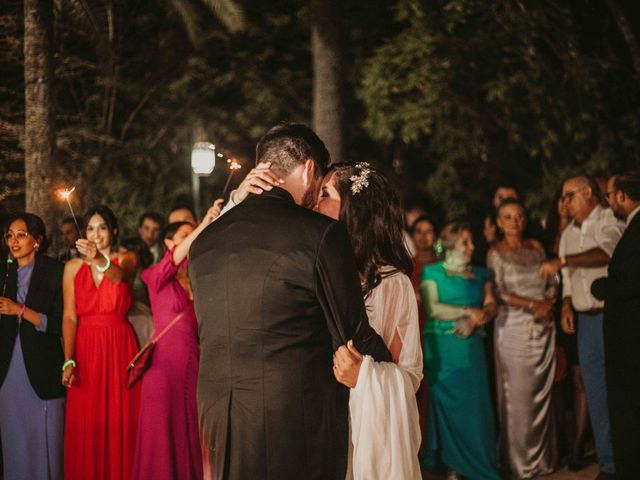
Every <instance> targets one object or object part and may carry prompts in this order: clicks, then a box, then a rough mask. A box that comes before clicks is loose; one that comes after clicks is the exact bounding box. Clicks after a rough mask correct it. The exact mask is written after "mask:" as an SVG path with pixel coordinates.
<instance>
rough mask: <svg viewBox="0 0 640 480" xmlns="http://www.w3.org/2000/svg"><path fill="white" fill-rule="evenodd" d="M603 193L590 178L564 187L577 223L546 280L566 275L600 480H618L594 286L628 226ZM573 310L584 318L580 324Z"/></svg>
mask: <svg viewBox="0 0 640 480" xmlns="http://www.w3.org/2000/svg"><path fill="white" fill-rule="evenodd" d="M598 192H599V190H598V185H597V184H596V182H595V181H594V180H593V179H590V178H588V177H582V176H581V177H574V178H570V179H569V180H567V181H566V182H565V183H564V185H563V187H562V198H563V200H565V201H566V204H567V208H568V210H569V215H570V216H571V217H572V218H573V220H572V221H571V223H570V224H569V226H567V228H566V229H565V230H564V231H563V232H562V236H561V237H560V247H559V252H558V253H559V256H558V258H557V259H554V260H549V261H548V262H545V263H544V264H543V265H542V267H541V269H540V274H541V275H542V276H544V277H550V276H553V275H555V274H556V273H557V272H558V271H559V270H562V279H563V284H562V286H563V289H562V296H563V301H562V329H563V330H564V331H565V332H566V333H568V334H574V333H576V331H577V335H578V358H579V360H580V368H581V370H582V377H583V379H584V387H585V392H586V395H587V403H588V404H589V417H590V420H591V427H592V430H593V436H594V439H595V443H596V451H597V453H598V462H599V464H600V475H599V476H598V479H601V480H602V479H609V478H614V475H615V462H614V460H613V446H612V442H611V428H610V423H609V406H608V399H607V388H606V373H605V357H604V335H603V307H604V302H602V301H601V300H598V299H597V298H595V297H594V296H593V295H592V294H591V284H592V283H593V281H594V280H596V279H597V278H600V277H606V276H607V266H608V265H609V262H610V260H611V255H612V254H613V251H614V250H615V248H616V245H617V244H618V241H619V240H620V237H621V236H622V233H623V230H624V223H623V222H621V221H620V220H618V219H617V218H616V217H615V215H614V214H613V212H612V211H611V209H610V208H603V207H602V206H601V204H600V195H599V194H598ZM572 306H573V309H575V311H576V312H578V318H577V323H576V319H575V318H574V313H573V310H572V308H571V307H572ZM576 326H577V328H576Z"/></svg>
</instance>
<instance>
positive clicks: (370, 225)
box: [329, 162, 413, 297]
mask: <svg viewBox="0 0 640 480" xmlns="http://www.w3.org/2000/svg"><path fill="white" fill-rule="evenodd" d="M329 171H330V172H334V174H335V176H334V184H335V187H336V190H337V191H338V194H339V195H340V220H341V221H342V222H343V223H344V224H345V226H346V227H347V231H348V232H349V236H350V237H351V243H352V245H353V250H354V252H355V255H356V263H357V265H358V270H359V271H360V275H361V277H362V281H363V287H362V290H363V294H364V295H365V297H366V296H367V295H369V293H371V291H372V290H373V289H374V288H375V287H377V286H378V285H379V284H380V282H381V281H382V277H383V276H388V275H391V274H392V273H395V272H396V271H401V272H402V273H404V274H406V275H411V270H412V268H413V264H412V262H411V257H410V256H409V252H407V248H406V245H405V243H404V212H403V209H402V203H401V201H400V197H399V195H398V191H397V189H396V188H395V187H394V186H393V185H392V184H391V182H390V181H389V179H388V178H387V177H386V176H385V175H383V174H382V173H381V172H379V171H378V170H377V169H376V168H375V167H373V166H371V165H369V164H364V163H352V162H349V163H337V164H334V165H332V166H331V168H330V170H329ZM365 171H368V173H367V174H366V175H365ZM354 176H355V177H357V178H359V179H360V180H364V182H361V183H360V187H361V188H359V189H358V188H354V185H355V184H356V183H357V182H358V181H357V180H355V181H354V180H352V179H351V177H354ZM365 177H366V178H365ZM354 182H355V183H354ZM365 183H366V185H365ZM355 190H358V191H357V192H356V191H355ZM384 266H390V267H392V268H393V270H392V271H389V272H384V273H383V272H381V268H382V267H384Z"/></svg>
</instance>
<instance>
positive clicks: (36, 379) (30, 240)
mask: <svg viewBox="0 0 640 480" xmlns="http://www.w3.org/2000/svg"><path fill="white" fill-rule="evenodd" d="M45 233H46V232H45V226H44V223H43V221H42V220H41V219H40V218H39V217H37V216H35V215H31V214H28V213H25V214H21V215H17V216H15V217H14V218H13V219H12V220H11V221H10V223H9V227H8V229H7V231H6V232H5V236H4V238H5V241H6V243H7V247H8V250H9V255H10V256H8V257H7V258H3V259H2V263H1V264H0V288H1V291H0V314H1V315H2V317H1V318H0V433H1V435H2V453H3V458H4V480H24V479H29V480H62V470H63V461H62V459H63V456H62V449H63V433H64V395H65V389H64V387H63V386H62V383H61V381H60V379H61V375H62V373H61V367H62V362H63V359H64V355H63V352H62V343H61V341H60V336H61V325H62V274H63V269H64V266H63V265H62V263H60V262H58V261H57V260H53V259H51V258H49V257H46V256H45V255H43V252H44V251H45V250H46V247H47V239H46V235H45Z"/></svg>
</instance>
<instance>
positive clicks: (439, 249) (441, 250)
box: [433, 240, 444, 257]
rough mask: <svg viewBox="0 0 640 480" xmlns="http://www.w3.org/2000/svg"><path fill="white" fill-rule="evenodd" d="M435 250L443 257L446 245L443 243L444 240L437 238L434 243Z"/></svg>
mask: <svg viewBox="0 0 640 480" xmlns="http://www.w3.org/2000/svg"><path fill="white" fill-rule="evenodd" d="M433 250H434V251H435V252H436V255H437V256H438V257H442V255H444V246H443V245H442V240H437V241H436V243H435V244H434V245H433Z"/></svg>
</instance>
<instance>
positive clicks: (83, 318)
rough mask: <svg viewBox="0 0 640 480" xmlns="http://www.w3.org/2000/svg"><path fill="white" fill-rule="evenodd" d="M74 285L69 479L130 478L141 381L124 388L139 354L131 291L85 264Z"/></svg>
mask: <svg viewBox="0 0 640 480" xmlns="http://www.w3.org/2000/svg"><path fill="white" fill-rule="evenodd" d="M114 263H115V264H116V265H117V260H114ZM74 288H75V301H76V313H77V315H78V330H77V333H76V346H75V361H76V362H77V364H78V366H77V367H76V369H75V376H76V380H75V383H74V385H73V387H71V388H69V390H68V393H67V415H66V425H65V448H64V471H65V479H67V480H87V479H91V480H121V479H122V480H128V479H130V478H132V469H133V455H134V448H135V442H136V429H137V426H138V408H139V401H140V390H139V386H138V385H139V384H138V385H136V386H135V387H134V388H133V389H131V390H129V389H127V387H126V379H127V372H126V369H127V364H128V363H129V361H130V360H131V359H132V358H133V356H134V355H135V354H136V352H137V344H136V339H135V334H134V332H133V328H132V326H131V324H130V323H129V321H128V320H127V311H128V310H129V307H130V306H131V289H130V287H129V285H127V284H126V283H125V282H122V283H119V284H115V283H114V282H112V281H111V280H110V279H109V278H108V277H107V276H106V275H105V277H104V278H103V280H102V282H100V285H99V286H97V287H96V285H95V282H94V281H93V278H92V276H91V270H90V268H89V266H88V265H87V264H86V263H83V264H82V266H81V267H80V268H79V270H78V272H77V273H76V277H75V279H74Z"/></svg>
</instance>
